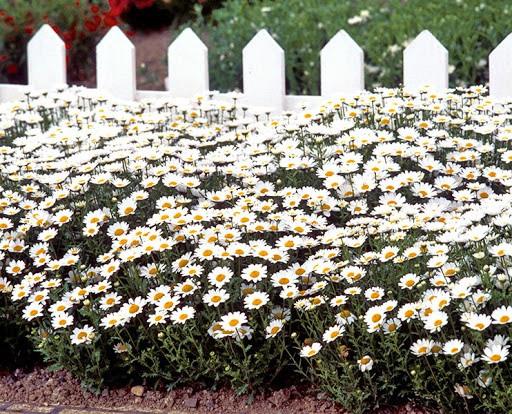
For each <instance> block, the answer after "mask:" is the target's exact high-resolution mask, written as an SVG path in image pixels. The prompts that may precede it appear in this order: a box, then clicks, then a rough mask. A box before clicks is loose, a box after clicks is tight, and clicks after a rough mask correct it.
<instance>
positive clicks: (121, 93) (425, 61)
mask: <svg viewBox="0 0 512 414" xmlns="http://www.w3.org/2000/svg"><path fill="white" fill-rule="evenodd" d="M96 58H97V63H96V75H97V88H98V89H99V90H101V91H102V92H104V93H106V94H109V95H111V96H113V97H115V98H118V99H122V100H140V99H144V98H159V97H176V98H191V97H193V96H195V95H197V94H204V93H205V92H206V91H208V90H209V73H208V48H207V47H206V46H205V45H204V43H203V42H202V41H201V40H200V39H199V37H197V35H196V34H195V33H194V32H193V31H192V30H191V29H185V30H184V31H183V32H182V33H181V34H180V35H179V36H178V37H177V38H176V39H175V40H174V42H172V44H171V45H170V46H169V48H168V70H169V76H168V78H167V80H166V86H167V89H168V90H167V91H142V90H137V88H136V67H135V47H134V45H133V44H132V43H131V42H130V40H129V39H128V38H127V37H126V36H125V35H124V34H123V32H122V31H121V30H120V29H119V28H118V27H113V28H112V29H110V31H109V32H108V33H107V34H106V35H105V37H104V38H103V39H102V40H101V41H100V43H99V44H98V46H97V47H96ZM242 58H243V95H242V96H241V98H240V100H241V102H242V103H243V104H246V105H252V106H260V107H261V106H263V107H268V108H273V109H274V110H282V109H294V108H296V107H297V106H298V105H299V104H315V103H319V102H321V101H323V100H324V99H326V98H327V97H333V96H338V95H352V94H355V93H357V92H359V91H361V90H363V89H364V52H363V49H361V47H360V46H359V45H358V44H357V43H356V42H355V41H354V40H353V39H352V38H351V37H350V36H349V35H348V34H347V33H346V32H345V31H343V30H340V31H339V32H338V33H337V34H336V35H335V36H334V37H333V38H332V39H331V40H330V41H329V42H328V43H327V44H326V45H325V47H324V48H323V49H322V51H321V53H320V64H321V94H322V96H297V95H286V88H285V52H284V50H283V49H282V48H281V47H280V46H279V44H278V43H277V42H276V41H275V40H274V39H273V38H272V36H271V35H270V34H269V33H268V32H267V31H266V30H260V31H259V32H258V33H257V34H256V35H255V36H254V37H253V38H252V40H251V41H250V42H249V43H248V44H247V45H246V46H245V48H244V49H243V56H242ZM27 61H28V85H9V84H0V102H2V101H8V100H12V99H16V98H19V97H21V96H22V95H23V94H25V93H26V92H27V91H31V90H44V89H46V90H47V89H50V90H51V89H55V88H56V87H58V86H61V85H63V84H66V50H65V47H64V42H63V41H62V39H61V38H60V37H59V36H58V35H57V34H56V33H55V32H54V31H53V29H52V28H51V27H50V26H48V25H44V26H42V27H41V29H39V31H38V32H37V33H36V34H35V35H34V37H33V38H32V39H31V40H30V41H29V43H28V48H27ZM403 65H404V66H403V84H404V87H405V89H407V90H410V91H415V90H416V91H417V90H418V89H419V88H421V87H424V86H426V85H429V86H430V87H431V88H433V89H434V90H442V89H444V88H447V87H448V51H447V50H446V48H445V47H444V46H443V45H442V44H441V43H440V42H439V41H438V40H437V39H436V38H435V37H434V36H433V35H432V34H431V33H430V32H429V31H427V30H424V31H423V32H421V33H420V34H419V35H418V36H417V37H416V39H414V41H412V42H411V43H410V44H409V46H408V47H407V48H406V49H405V50H404V55H403ZM388 86H393V85H388ZM489 90H490V95H491V96H493V97H495V98H498V99H501V98H507V99H508V98H512V34H510V35H508V36H507V37H506V38H505V39H504V40H503V41H502V42H501V43H500V44H499V45H498V47H496V49H494V51H492V53H491V54H490V55H489Z"/></svg>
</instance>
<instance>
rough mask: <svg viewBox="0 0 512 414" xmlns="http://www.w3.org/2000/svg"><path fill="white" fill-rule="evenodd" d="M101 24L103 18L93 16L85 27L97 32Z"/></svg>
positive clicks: (86, 22)
mask: <svg viewBox="0 0 512 414" xmlns="http://www.w3.org/2000/svg"><path fill="white" fill-rule="evenodd" d="M100 24H101V17H100V16H93V17H92V19H90V20H86V21H85V23H84V26H85V28H86V29H87V30H89V31H90V32H95V31H96V30H98V26H99V25H100Z"/></svg>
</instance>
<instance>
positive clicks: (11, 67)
mask: <svg viewBox="0 0 512 414" xmlns="http://www.w3.org/2000/svg"><path fill="white" fill-rule="evenodd" d="M5 70H6V71H7V74H8V75H15V74H16V73H18V65H17V64H16V63H9V64H8V65H7V67H6V68H5Z"/></svg>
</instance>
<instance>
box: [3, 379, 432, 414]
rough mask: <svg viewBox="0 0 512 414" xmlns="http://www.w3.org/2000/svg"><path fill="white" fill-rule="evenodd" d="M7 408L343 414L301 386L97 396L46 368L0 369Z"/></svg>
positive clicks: (409, 410) (139, 389)
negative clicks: (249, 392) (252, 392)
mask: <svg viewBox="0 0 512 414" xmlns="http://www.w3.org/2000/svg"><path fill="white" fill-rule="evenodd" d="M20 404H21V405H20ZM27 404H28V405H27ZM91 407H94V408H95V410H94V409H91ZM97 410H99V411H97ZM109 410H110V411H109ZM7 412H11V413H12V412H24V413H32V412H46V413H51V414H57V413H59V414H78V413H87V412H93V413H94V412H95V413H97V414H99V413H100V412H111V413H112V412H116V413H117V412H131V413H139V412H153V413H169V414H180V413H196V414H205V413H214V414H215V413H217V414H230V413H233V414H234V413H237V414H238V413H243V414H256V413H258V414H262V413H276V414H278V413H280V414H292V413H293V414H300V413H304V414H305V413H326V414H342V413H343V414H346V413H347V412H346V411H345V410H343V409H342V408H341V407H339V406H337V405H336V404H334V403H333V402H331V401H329V400H328V399H327V396H326V395H325V394H323V393H320V392H318V391H315V390H314V389H312V388H306V387H289V388H284V389H281V390H276V391H270V392H268V393H266V394H260V395H256V396H255V398H254V401H253V402H252V403H251V404H249V403H248V399H247V396H236V395H235V393H234V392H233V391H231V390H228V389H221V390H217V391H213V390H205V389H195V388H193V387H183V388H179V389H176V390H172V391H155V390H152V389H147V388H144V387H143V386H135V387H132V388H130V387H125V388H119V389H111V390H105V391H103V392H102V393H101V395H94V394H91V393H88V392H85V391H83V390H82V389H81V387H80V384H79V382H78V381H77V380H76V379H74V378H73V377H72V376H71V375H70V374H69V373H66V372H64V371H57V372H49V371H47V370H45V369H35V370H33V371H31V372H23V371H21V370H16V371H14V372H13V373H3V374H2V373H0V414H1V413H7ZM375 413H376V414H377V413H378V414H426V412H425V411H423V410H421V409H418V408H415V407H413V406H411V405H406V406H402V407H399V408H393V409H381V410H378V411H376V412H375Z"/></svg>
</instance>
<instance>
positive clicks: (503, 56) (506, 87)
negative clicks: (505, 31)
mask: <svg viewBox="0 0 512 414" xmlns="http://www.w3.org/2000/svg"><path fill="white" fill-rule="evenodd" d="M489 95H490V96H492V97H493V98H512V33H510V34H509V35H508V36H507V37H506V38H505V39H503V40H502V41H501V43H500V44H499V45H498V46H496V49H494V50H493V51H492V52H491V53H490V55H489Z"/></svg>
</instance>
